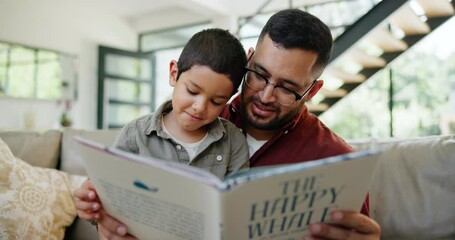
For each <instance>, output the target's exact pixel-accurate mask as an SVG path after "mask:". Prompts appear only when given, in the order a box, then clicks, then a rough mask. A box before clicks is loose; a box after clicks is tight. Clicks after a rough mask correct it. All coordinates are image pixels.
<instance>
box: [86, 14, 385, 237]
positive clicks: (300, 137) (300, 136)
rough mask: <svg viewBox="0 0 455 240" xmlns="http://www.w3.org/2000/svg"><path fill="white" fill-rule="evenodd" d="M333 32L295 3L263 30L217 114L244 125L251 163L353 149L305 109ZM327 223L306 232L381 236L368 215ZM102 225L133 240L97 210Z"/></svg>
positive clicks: (343, 215)
mask: <svg viewBox="0 0 455 240" xmlns="http://www.w3.org/2000/svg"><path fill="white" fill-rule="evenodd" d="M331 48H332V36H331V34H330V31H329V29H328V28H327V26H326V25H325V24H324V23H322V22H321V21H320V20H319V19H318V18H316V17H314V16H312V15H311V14H308V13H306V12H303V11H300V10H296V9H292V10H284V11H281V12H278V13H276V14H275V15H273V16H272V17H271V18H270V19H269V21H268V22H267V24H266V26H265V27H264V29H263V30H262V32H261V35H260V37H259V40H258V42H257V45H256V50H254V49H253V48H250V49H249V51H248V58H249V60H248V65H247V67H246V71H247V73H246V75H245V81H244V84H243V86H242V91H241V94H240V96H238V97H237V98H235V99H234V101H233V102H232V103H231V104H230V105H229V106H227V107H226V108H225V110H224V111H223V113H222V114H221V116H222V117H225V118H227V119H229V120H231V121H232V122H234V123H235V124H236V125H237V126H238V127H239V128H241V129H243V130H244V133H245V134H246V137H247V141H248V145H249V148H250V164H251V167H255V166H266V165H275V164H283V163H293V162H301V161H310V160H314V159H320V158H324V157H328V156H333V155H338V154H343V153H347V152H351V151H352V148H351V147H350V146H349V145H348V144H347V143H345V142H344V141H343V140H342V139H341V138H339V137H338V136H337V135H336V134H334V133H333V132H332V131H331V130H330V129H328V128H327V127H326V126H325V125H324V124H323V123H322V122H320V121H319V120H318V119H317V117H315V116H314V115H312V114H310V113H309V111H308V109H307V107H306V106H305V102H308V101H309V100H310V99H311V98H312V97H313V96H314V95H315V94H316V93H317V92H318V91H319V90H320V89H321V87H322V85H323V81H322V80H318V78H319V77H320V75H321V73H322V71H323V70H324V68H325V66H326V65H327V63H328V61H329V58H330V52H331ZM93 197H95V194H93ZM331 218H332V221H331V223H322V224H313V225H311V226H310V232H311V234H312V235H311V236H307V237H305V239H307V240H309V239H371V240H373V239H379V238H380V227H379V225H378V224H377V223H376V222H375V221H374V220H372V219H370V218H368V217H367V216H365V215H363V214H360V213H356V212H347V211H335V212H332V213H331ZM98 226H99V228H98V230H99V232H100V235H101V236H103V237H107V236H108V237H109V239H117V238H118V239H133V238H131V237H129V236H124V237H119V235H124V234H125V233H126V227H125V226H124V225H122V224H120V223H119V222H117V221H116V220H114V219H113V218H111V217H109V216H108V215H105V214H102V216H101V218H100V220H99V225H98Z"/></svg>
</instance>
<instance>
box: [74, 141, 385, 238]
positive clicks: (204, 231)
mask: <svg viewBox="0 0 455 240" xmlns="http://www.w3.org/2000/svg"><path fill="white" fill-rule="evenodd" d="M76 140H77V141H78V142H79V143H81V151H82V156H83V162H84V164H85V167H86V170H87V172H88V175H89V176H90V179H91V180H92V182H93V184H94V185H95V188H96V190H97V193H98V196H99V198H100V200H101V202H102V205H103V207H104V209H105V210H106V211H107V212H108V213H109V214H110V215H112V216H114V217H115V218H117V219H118V220H120V221H121V222H123V223H125V224H126V225H127V226H128V230H129V232H130V233H131V234H132V235H134V236H136V237H138V238H139V239H204V240H217V239H226V240H231V239H261V240H265V239H280V240H294V239H295V240H297V239H299V240H300V239H302V236H304V235H306V234H308V225H309V224H311V223H317V222H323V221H327V220H329V219H330V212H331V211H332V210H335V209H343V210H352V211H359V210H360V209H361V206H362V203H363V201H364V199H365V196H366V194H367V191H368V186H369V184H370V179H371V176H372V174H373V170H374V168H375V166H376V163H377V160H378V159H379V155H380V151H379V150H369V151H363V152H355V153H350V154H346V155H340V156H336V157H330V158H325V159H321V160H318V161H312V162H307V163H298V164H288V165H279V166H273V167H259V168H253V169H250V170H246V171H243V170H242V171H238V172H237V173H234V174H232V175H230V176H227V177H226V179H225V180H224V181H221V180H220V179H218V178H217V177H216V176H214V175H212V174H211V173H209V172H207V171H205V170H202V169H198V168H195V167H192V166H187V165H183V164H178V163H173V162H169V161H164V160H160V159H152V158H149V157H143V156H139V155H136V154H131V153H127V152H124V151H121V150H118V149H116V148H111V147H106V146H103V145H101V144H99V143H96V142H93V141H90V140H87V139H82V138H76Z"/></svg>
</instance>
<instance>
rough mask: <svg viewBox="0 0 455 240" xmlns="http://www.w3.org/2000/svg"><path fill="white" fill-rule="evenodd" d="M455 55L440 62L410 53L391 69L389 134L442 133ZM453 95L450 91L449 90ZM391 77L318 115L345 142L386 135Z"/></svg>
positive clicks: (382, 75)
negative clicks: (391, 88) (391, 90)
mask: <svg viewBox="0 0 455 240" xmlns="http://www.w3.org/2000/svg"><path fill="white" fill-rule="evenodd" d="M454 62H455V54H452V55H451V56H450V57H449V58H447V59H440V58H438V57H437V56H435V55H434V54H432V53H430V52H424V51H419V50H418V49H412V50H409V51H408V52H406V53H405V54H403V55H401V56H400V57H399V58H398V59H396V60H395V61H394V62H392V63H391V64H390V65H389V66H390V67H391V69H392V73H393V88H394V96H393V106H394V110H393V119H394V120H393V135H394V136H398V137H412V136H426V135H436V134H440V129H439V123H440V119H441V115H442V114H445V113H446V112H447V111H448V96H449V94H450V91H451V89H452V87H451V86H455V64H453V63H454ZM452 91H453V90H452ZM388 103H389V78H388V72H387V69H385V70H382V71H381V72H379V73H377V74H376V75H375V76H373V77H372V78H370V79H369V80H367V82H366V83H364V84H362V85H361V86H359V87H358V88H357V89H355V90H354V91H353V92H351V93H350V94H349V95H348V96H347V97H345V99H343V100H341V101H340V102H338V103H337V104H336V105H335V106H333V107H332V108H331V109H330V110H329V111H328V112H326V113H324V114H323V115H322V116H321V120H322V121H324V122H325V123H326V124H327V125H328V127H330V128H331V129H333V130H334V131H335V132H336V133H337V134H339V135H340V136H341V137H343V138H345V139H356V138H357V139H358V138H366V137H387V136H390V131H391V126H390V112H389V110H388Z"/></svg>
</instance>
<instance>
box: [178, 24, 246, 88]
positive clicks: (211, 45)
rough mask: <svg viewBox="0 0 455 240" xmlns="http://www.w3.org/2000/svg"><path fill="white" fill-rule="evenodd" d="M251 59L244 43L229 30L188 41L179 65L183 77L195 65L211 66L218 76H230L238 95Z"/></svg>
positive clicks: (205, 32)
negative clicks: (219, 74) (245, 68)
mask: <svg viewBox="0 0 455 240" xmlns="http://www.w3.org/2000/svg"><path fill="white" fill-rule="evenodd" d="M246 63H247V59H246V53H245V50H244V48H243V46H242V44H241V43H240V41H239V40H238V39H237V38H236V37H235V36H234V35H232V34H231V33H229V32H228V31H227V30H222V29H218V28H212V29H205V30H202V31H200V32H198V33H196V34H195V35H193V37H191V39H190V40H189V41H188V43H187V44H186V45H185V47H184V48H183V51H182V53H181V54H180V58H179V61H178V63H177V66H178V69H179V72H178V74H177V79H178V78H179V77H180V74H182V73H183V72H185V71H187V70H189V69H190V68H191V67H193V66H194V65H201V66H207V67H209V68H210V69H212V70H213V71H214V72H217V73H221V74H226V75H227V76H228V78H229V79H230V80H231V81H232V84H233V85H234V92H235V91H237V88H238V87H239V86H240V83H241V82H242V78H243V75H244V73H245V70H244V67H245V66H246Z"/></svg>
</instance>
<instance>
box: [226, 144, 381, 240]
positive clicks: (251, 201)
mask: <svg viewBox="0 0 455 240" xmlns="http://www.w3.org/2000/svg"><path fill="white" fill-rule="evenodd" d="M364 155H365V154H364ZM350 156H351V157H352V156H355V157H360V156H362V157H360V158H359V159H351V160H349V158H350V157H348V159H346V156H344V157H340V159H338V161H336V158H331V160H330V161H328V162H327V163H325V164H322V165H318V164H313V163H308V165H310V166H311V167H310V168H307V169H305V168H303V170H302V169H301V170H299V171H295V172H292V171H291V172H290V173H287V174H284V173H282V174H278V175H273V174H272V175H270V174H269V175H268V177H264V178H260V177H258V176H255V177H254V180H251V181H246V180H245V179H243V183H242V184H240V185H238V186H235V187H233V189H231V190H230V191H229V192H224V193H223V195H224V198H225V199H224V201H225V203H224V207H225V208H224V216H225V219H224V224H223V232H224V234H225V235H224V236H225V239H245V240H250V239H261V240H266V239H274V240H301V239H302V238H303V236H304V235H307V234H308V225H309V224H311V223H317V222H324V221H327V220H329V219H330V215H329V214H330V212H331V211H332V210H335V209H343V210H352V211H357V212H358V211H360V209H361V207H362V204H363V202H364V199H365V197H366V195H367V189H368V186H369V183H370V179H371V176H372V173H373V170H374V167H375V166H376V162H377V159H378V155H369V154H366V156H363V155H362V154H359V153H353V154H352V155H350ZM296 168H299V167H297V165H296ZM282 170H283V169H282ZM288 170H290V169H288ZM271 171H276V172H280V170H277V169H275V170H271ZM266 172H267V171H265V172H264V173H263V174H265V175H267V173H266ZM242 175H244V174H242Z"/></svg>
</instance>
